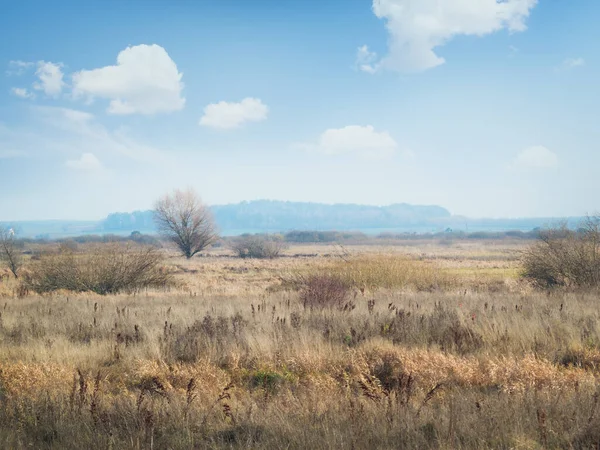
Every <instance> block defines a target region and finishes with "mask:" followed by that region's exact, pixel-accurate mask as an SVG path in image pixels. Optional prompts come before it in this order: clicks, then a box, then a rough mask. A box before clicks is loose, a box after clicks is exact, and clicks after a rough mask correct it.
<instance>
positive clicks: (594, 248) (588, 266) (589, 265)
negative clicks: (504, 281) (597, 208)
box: [522, 217, 600, 288]
mask: <svg viewBox="0 0 600 450" xmlns="http://www.w3.org/2000/svg"><path fill="white" fill-rule="evenodd" d="M522 262H523V273H522V275H523V277H524V278H525V279H528V280H529V281H531V282H532V283H533V284H534V285H536V286H538V287H542V288H551V287H560V286H564V287H596V286H599V285H600V217H590V218H587V219H586V220H585V221H584V222H583V223H582V224H581V227H580V228H579V229H578V230H577V231H575V230H571V229H569V228H567V226H566V225H561V226H558V227H554V228H549V229H547V230H542V231H540V232H539V239H538V242H536V243H535V244H533V245H532V246H531V247H529V249H527V250H526V251H525V253H524V255H523V261H522Z"/></svg>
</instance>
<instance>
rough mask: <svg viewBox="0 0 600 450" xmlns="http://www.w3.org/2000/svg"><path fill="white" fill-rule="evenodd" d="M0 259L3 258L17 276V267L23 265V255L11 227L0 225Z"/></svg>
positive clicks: (17, 276) (16, 276)
mask: <svg viewBox="0 0 600 450" xmlns="http://www.w3.org/2000/svg"><path fill="white" fill-rule="evenodd" d="M0 260H3V261H4V262H5V263H6V264H7V265H8V268H9V269H10V271H11V272H12V273H13V275H14V276H15V278H19V274H18V273H19V269H20V268H21V266H22V265H23V257H22V253H21V250H20V249H19V245H18V243H17V238H16V236H15V232H14V230H13V229H12V228H9V227H3V226H0Z"/></svg>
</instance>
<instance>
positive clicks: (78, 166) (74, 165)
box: [66, 153, 102, 172]
mask: <svg viewBox="0 0 600 450" xmlns="http://www.w3.org/2000/svg"><path fill="white" fill-rule="evenodd" d="M66 165H67V167H69V168H71V169H74V170H81V171H85V172H93V171H97V170H102V163H101V162H100V161H99V160H98V158H96V157H95V156H94V154H93V153H83V154H82V155H81V157H80V158H79V159H70V160H68V161H67V162H66Z"/></svg>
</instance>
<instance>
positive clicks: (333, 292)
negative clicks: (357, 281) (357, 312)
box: [297, 274, 351, 309]
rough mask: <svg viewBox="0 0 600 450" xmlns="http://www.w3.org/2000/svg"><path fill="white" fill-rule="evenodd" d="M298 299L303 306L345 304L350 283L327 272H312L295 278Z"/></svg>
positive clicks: (335, 305)
mask: <svg viewBox="0 0 600 450" xmlns="http://www.w3.org/2000/svg"><path fill="white" fill-rule="evenodd" d="M297 286H298V290H299V291H300V301H301V302H302V304H303V305H304V307H305V308H311V309H312V308H317V309H323V308H338V309H342V308H343V307H344V305H345V304H346V300H347V298H348V294H349V293H350V289H351V285H350V283H348V282H347V281H345V280H343V279H341V278H339V277H336V276H334V275H329V274H313V275H309V276H308V277H305V278H299V279H298V280H297Z"/></svg>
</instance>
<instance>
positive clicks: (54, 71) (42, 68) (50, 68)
mask: <svg viewBox="0 0 600 450" xmlns="http://www.w3.org/2000/svg"><path fill="white" fill-rule="evenodd" d="M35 74H36V76H37V77H38V78H39V80H40V81H38V82H35V83H34V84H33V88H34V89H37V90H38V91H44V93H45V94H46V95H48V96H50V97H58V96H59V95H60V93H61V92H62V89H63V87H64V86H65V83H64V81H63V77H64V74H63V72H62V64H60V63H58V64H55V63H52V62H46V61H40V62H38V65H37V70H36V71H35Z"/></svg>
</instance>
